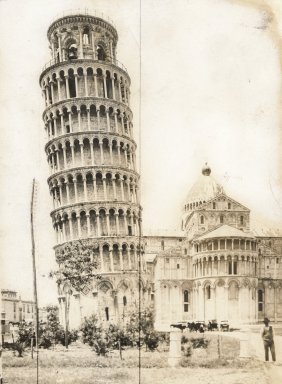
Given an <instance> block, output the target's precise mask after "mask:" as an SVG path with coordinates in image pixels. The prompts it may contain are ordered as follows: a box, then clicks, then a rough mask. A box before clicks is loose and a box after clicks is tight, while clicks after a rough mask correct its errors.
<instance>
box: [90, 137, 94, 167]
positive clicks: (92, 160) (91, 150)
mask: <svg viewBox="0 0 282 384" xmlns="http://www.w3.org/2000/svg"><path fill="white" fill-rule="evenodd" d="M89 144H90V156H91V164H92V165H95V163H94V149H93V142H92V140H90V142H89Z"/></svg>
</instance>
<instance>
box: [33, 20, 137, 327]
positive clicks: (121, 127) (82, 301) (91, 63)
mask: <svg viewBox="0 0 282 384" xmlns="http://www.w3.org/2000/svg"><path fill="white" fill-rule="evenodd" d="M47 37H48V40H49V44H50V51H51V57H52V59H51V61H50V62H49V63H48V64H47V65H45V67H44V68H43V71H42V73H41V76H40V86H41V88H42V92H43V96H44V100H45V109H44V112H43V121H44V124H45V131H46V136H47V142H46V146H45V151H46V155H47V161H48V164H49V170H50V176H49V178H48V185H49V189H50V194H51V196H52V200H53V210H52V212H51V218H52V221H53V227H54V230H55V233H56V242H57V243H56V245H55V247H54V249H55V252H58V251H59V250H60V249H62V247H64V246H66V245H67V244H70V243H71V244H75V243H76V242H80V243H81V242H85V243H86V242H87V244H91V245H92V248H93V249H94V252H96V256H97V258H98V260H99V273H100V274H101V276H102V278H101V279H100V280H99V281H97V280H95V281H93V284H92V286H91V287H86V288H85V289H84V291H83V292H80V293H78V292H77V293H75V294H74V295H73V297H72V298H71V308H70V313H71V314H72V315H71V316H70V318H71V319H72V320H73V325H76V324H79V323H80V321H81V318H83V317H85V316H88V315H90V314H92V313H96V314H97V315H98V316H99V317H100V320H101V321H105V322H107V321H112V322H117V321H120V320H121V319H124V318H125V316H126V313H128V310H129V308H131V309H132V308H133V305H134V304H137V302H138V291H139V289H138V288H139V287H140V285H139V284H143V289H140V291H142V292H143V291H144V290H145V282H143V281H142V279H141V280H140V279H139V280H138V274H139V272H140V269H139V270H138V268H139V265H141V269H142V272H143V271H144V263H143V262H142V260H141V263H140V264H139V255H140V254H141V253H142V249H143V248H142V246H141V243H140V239H141V236H142V233H141V207H140V204H139V197H138V183H139V175H138V173H137V171H136V143H135V141H134V138H133V124H132V111H131V109H130V77H129V75H128V73H127V70H126V68H125V67H124V66H123V65H122V64H121V63H120V62H119V61H118V60H117V58H116V47H117V41H118V34H117V31H116V29H115V28H114V26H113V24H112V23H111V22H108V21H106V20H104V19H102V18H100V17H97V16H93V15H90V14H81V13H75V14H72V15H70V14H69V15H67V16H63V17H61V18H58V19H57V20H56V21H54V22H53V23H52V24H51V25H50V27H49V29H48V32H47ZM141 259H142V257H141ZM139 281H140V282H139ZM61 289H62V287H59V302H60V299H62V300H63V294H62V290H61Z"/></svg>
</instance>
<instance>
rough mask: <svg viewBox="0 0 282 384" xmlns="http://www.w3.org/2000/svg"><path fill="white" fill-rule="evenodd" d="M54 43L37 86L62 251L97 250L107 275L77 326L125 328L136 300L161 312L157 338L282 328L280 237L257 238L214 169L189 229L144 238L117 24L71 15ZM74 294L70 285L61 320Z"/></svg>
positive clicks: (191, 199)
mask: <svg viewBox="0 0 282 384" xmlns="http://www.w3.org/2000/svg"><path fill="white" fill-rule="evenodd" d="M47 36H48V40H49V44H50V50H51V57H52V59H51V61H50V62H49V63H48V64H47V65H46V66H45V67H44V69H43V71H42V73H41V76H40V86H41V88H42V92H43V96H44V100H45V109H44V112H43V121H44V124H45V130H46V136H47V142H46V146H45V151H46V154H47V160H48V164H49V169H50V176H49V178H48V185H49V189H50V193H51V196H52V200H53V210H52V212H51V218H52V222H53V227H54V230H55V233H56V238H57V244H56V245H55V247H54V249H55V253H56V254H58V253H59V252H60V250H62V249H63V248H64V247H65V246H66V245H68V244H76V243H78V242H79V243H85V244H90V245H91V247H92V249H93V252H94V254H95V258H97V259H98V260H99V269H98V270H97V272H98V273H99V274H100V276H101V279H100V280H97V279H93V282H92V283H91V284H90V286H87V287H86V289H83V290H82V292H73V293H72V296H71V300H70V325H71V326H73V327H74V326H78V325H79V324H80V323H81V321H82V320H83V319H84V318H85V317H87V316H90V315H92V314H97V316H98V317H99V319H100V320H101V321H102V322H105V323H109V322H114V323H117V322H120V321H123V322H125V321H126V317H127V314H128V313H129V312H132V311H134V310H135V309H136V310H137V307H138V305H139V302H140V301H139V300H142V304H144V305H146V306H147V305H153V306H154V307H155V312H156V316H155V325H156V328H157V329H159V330H168V329H169V326H170V324H171V323H175V322H178V321H205V322H208V321H210V320H216V321H218V322H219V321H222V320H228V321H229V323H230V324H231V325H234V326H237V325H240V324H243V323H256V322H258V321H260V320H261V319H263V317H265V316H267V317H269V318H270V319H271V320H272V321H282V238H281V237H279V236H277V233H276V234H273V233H264V234H258V233H255V232H254V231H252V228H251V225H250V224H251V223H250V210H249V209H248V208H247V207H245V206H244V205H242V204H241V203H239V202H237V201H235V200H234V199H232V198H231V197H230V196H227V195H226V194H225V192H224V190H223V188H222V186H221V185H219V184H218V183H217V182H216V181H215V180H214V179H213V176H212V175H211V169H210V168H209V166H207V165H206V166H204V168H203V169H202V174H201V175H200V177H199V180H198V181H197V182H196V183H195V184H194V186H193V187H192V188H191V190H190V192H189V193H188V195H187V198H186V200H185V203H184V206H183V214H182V231H179V233H178V234H176V235H175V234H174V235H171V236H167V235H162V234H161V235H160V234H159V235H151V236H146V235H145V236H143V235H142V231H141V207H140V201H139V175H138V172H137V170H136V143H135V141H134V138H133V133H134V129H133V122H132V119H133V116H132V111H131V109H130V77H129V75H128V73H127V70H126V69H125V67H124V66H123V65H122V64H121V63H119V62H118V60H117V58H116V47H117V41H118V35H117V31H116V29H115V28H114V27H113V24H112V23H109V22H108V21H105V20H103V19H102V18H99V17H96V16H91V15H88V14H74V15H69V16H64V17H61V18H59V19H57V20H56V21H55V22H53V23H52V24H51V26H50V27H49V29H48V32H47ZM143 244H144V246H145V253H144V248H143ZM65 293H66V291H65V286H64V284H63V283H61V284H60V285H59V286H58V294H59V304H60V308H61V311H60V312H61V315H62V318H61V320H62V321H64V316H63V314H64V313H65V311H64V306H65V303H66V295H65Z"/></svg>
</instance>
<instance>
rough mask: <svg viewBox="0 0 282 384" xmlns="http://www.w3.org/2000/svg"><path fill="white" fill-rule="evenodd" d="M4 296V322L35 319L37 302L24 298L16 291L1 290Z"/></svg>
mask: <svg viewBox="0 0 282 384" xmlns="http://www.w3.org/2000/svg"><path fill="white" fill-rule="evenodd" d="M1 297H2V316H1V317H2V324H9V323H18V322H20V321H23V320H25V321H26V322H30V321H33V320H34V318H35V304H34V302H33V301H32V300H22V299H21V297H20V296H19V295H18V293H17V292H16V291H11V290H9V289H2V290H1Z"/></svg>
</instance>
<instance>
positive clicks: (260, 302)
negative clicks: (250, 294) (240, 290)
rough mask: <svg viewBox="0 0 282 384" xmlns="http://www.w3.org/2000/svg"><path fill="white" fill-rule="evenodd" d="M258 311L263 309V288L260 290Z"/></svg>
mask: <svg viewBox="0 0 282 384" xmlns="http://www.w3.org/2000/svg"><path fill="white" fill-rule="evenodd" d="M258 311H259V312H262V311H263V290H262V289H259V290H258Z"/></svg>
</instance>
